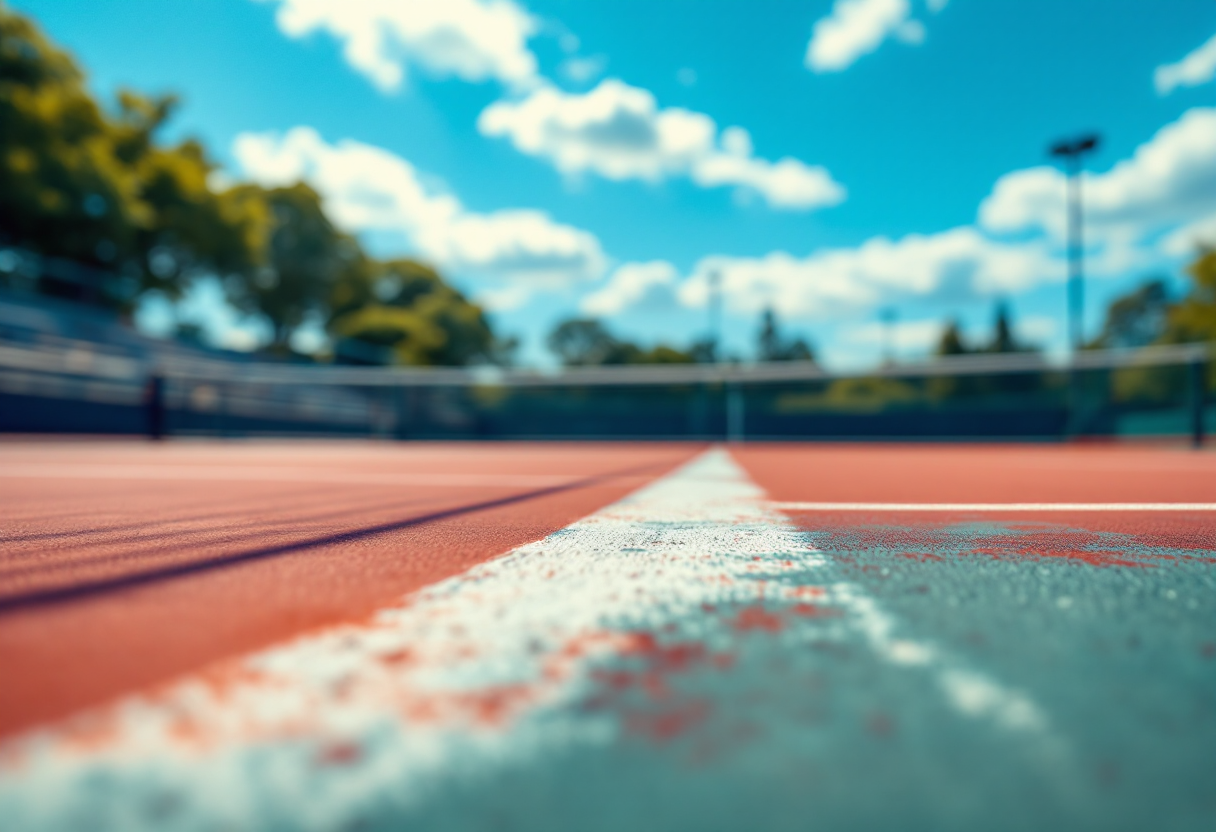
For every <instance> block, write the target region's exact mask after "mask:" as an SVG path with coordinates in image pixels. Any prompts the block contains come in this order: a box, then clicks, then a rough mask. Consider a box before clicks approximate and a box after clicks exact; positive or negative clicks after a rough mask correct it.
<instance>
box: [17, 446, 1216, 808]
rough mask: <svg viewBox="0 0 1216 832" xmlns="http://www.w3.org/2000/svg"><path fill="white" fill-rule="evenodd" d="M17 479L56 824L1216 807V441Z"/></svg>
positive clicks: (219, 460)
mask: <svg viewBox="0 0 1216 832" xmlns="http://www.w3.org/2000/svg"><path fill="white" fill-rule="evenodd" d="M0 500H2V501H3V502H2V504H3V505H4V506H5V510H4V524H3V538H2V540H0V666H2V667H3V668H4V684H3V685H0V734H3V739H0V766H5V767H6V768H4V771H5V772H6V775H7V776H6V779H7V781H8V783H9V784H10V785H9V786H5V787H0V807H5V809H6V811H9V812H14V813H16V815H15V816H17V817H21V818H25V819H26V820H27V821H28V822H29V825H30V827H31V828H56V827H57V825H58V826H59V827H62V826H63V825H64V824H66V823H68V821H69V820H70V819H71V818H72V817H84V816H88V817H102V818H106V819H107V821H106V822H107V823H109V824H110V825H111V826H113V825H115V824H118V823H119V821H118V820H116V819H123V818H125V819H126V820H123V821H122V824H128V823H129V824H130V828H144V827H148V828H157V827H158V825H159V824H161V823H162V821H163V822H165V823H168V822H169V821H172V822H173V823H180V824H182V825H184V826H186V827H190V826H192V825H199V824H201V825H206V824H208V823H220V822H223V823H228V824H229V825H231V826H233V827H234V828H250V829H256V828H269V827H274V826H279V827H282V828H305V827H306V826H308V824H310V823H314V820H315V818H317V817H325V818H328V819H330V820H329V821H326V822H325V823H322V824H321V826H322V827H324V828H345V827H352V828H354V827H359V825H360V824H363V825H364V826H366V827H367V828H381V827H385V828H396V826H397V825H399V824H403V823H408V824H412V825H413V826H415V827H416V828H440V827H442V828H460V829H464V828H467V829H476V828H486V825H487V824H488V823H490V822H491V821H493V822H494V823H498V824H499V825H501V826H502V827H503V828H520V829H523V828H543V829H549V828H552V829H559V828H562V829H572V828H580V829H584V828H585V829H612V828H621V827H620V826H619V824H625V823H628V822H630V819H631V818H636V817H637V814H636V812H637V811H640V810H639V809H638V807H637V806H636V805H635V806H632V808H628V807H625V808H622V804H621V803H620V801H619V800H618V799H617V798H616V797H615V795H619V794H622V793H623V794H628V795H632V796H633V797H631V800H643V799H644V801H645V802H646V806H647V807H648V808H647V810H646V811H647V812H650V813H652V814H651V815H648V816H652V817H653V818H655V819H656V820H655V825H654V828H686V829H692V828H697V829H717V828H723V829H726V828H744V827H745V826H746V825H747V824H748V822H749V821H748V819H749V818H750V819H751V821H752V822H755V823H758V824H759V827H762V828H787V827H788V828H803V827H802V826H800V825H798V824H799V823H801V822H802V821H804V820H805V819H806V818H808V817H812V816H817V817H820V818H822V820H823V823H824V824H825V826H827V827H831V828H842V827H843V826H846V825H848V824H854V825H856V823H858V822H859V820H858V819H860V821H861V822H862V825H863V826H865V824H873V825H874V826H873V828H897V827H898V828H908V829H973V828H981V827H983V828H1011V829H1014V828H1017V829H1020V828H1027V829H1030V828H1035V829H1043V828H1095V829H1096V828H1104V829H1124V828H1126V829H1142V828H1164V829H1203V828H1210V826H1208V827H1205V826H1204V824H1205V823H1209V822H1210V820H1211V818H1213V817H1216V793H1214V792H1213V791H1212V789H1211V785H1210V776H1208V775H1207V772H1210V771H1212V770H1213V769H1214V768H1216V751H1214V750H1213V749H1216V699H1214V698H1213V696H1212V692H1213V691H1214V690H1216V455H1213V454H1211V453H1209V452H1193V451H1189V450H1184V449H1182V448H1173V447H1116V446H1075V447H1072V446H1009V445H1007V446H964V445H946V446H943V445H933V446H930V445H793V444H790V445H778V444H757V445H752V444H744V445H733V446H719V447H712V448H711V447H706V446H704V445H693V444H688V445H679V444H624V443H622V444H594V443H588V444H556V443H555V444H543V443H517V444H516V443H512V444H492V443H481V444H438V443H437V444H423V443H420V444H376V443H363V442H351V443H340V442H226V443H207V442H197V443H194V442H168V443H164V444H160V445H153V444H136V443H125V442H101V441H98V442H41V441H21V442H7V443H4V444H0ZM504 555H505V557H500V556H504ZM238 772H239V774H237V773H238ZM99 778H100V779H99ZM233 778H235V779H233ZM98 782H104V783H107V784H109V785H107V786H106V787H105V788H101V789H100V790H99V789H97V788H94V787H93V786H89V785H88V784H90V783H98ZM213 782H225V783H229V785H228V786H226V787H225V788H224V790H222V792H220V793H217V794H218V795H219V796H218V797H217V796H216V794H212V793H210V792H205V790H202V791H200V789H201V788H202V787H201V785H200V784H202V783H213ZM35 794H38V795H43V796H44V797H40V798H34V797H31V795H35ZM48 795H49V796H50V797H46V796H48ZM166 795H169V796H166ZM208 795H210V796H208ZM52 797H53V798H54V799H53V800H52V799H51V798H52ZM132 806H145V807H146V806H152V807H154V808H153V809H147V811H146V812H144V810H142V809H141V810H140V811H141V812H144V814H138V816H137V817H136V816H132V815H129V812H130V811H132V810H131V807H132ZM166 807H167V808H166ZM627 809H628V810H627ZM73 812H74V813H77V814H75V815H73V814H72V813H73ZM132 817H135V820H131V818H132ZM896 818H898V819H899V823H898V824H896V826H892V825H891V822H892V821H893V820H894V819H896ZM31 819H34V820H31ZM38 819H42V820H38ZM47 819H50V820H47ZM664 819H665V820H664ZM757 819H758V820H757ZM795 819H801V820H799V821H798V823H795V822H794V820H795ZM35 820H36V821H37V822H35ZM44 820H45V821H46V822H45V823H44V822H43V821H44ZM330 821H332V823H330ZM68 825H70V824H68ZM120 825H121V824H120ZM343 825H345V826H343Z"/></svg>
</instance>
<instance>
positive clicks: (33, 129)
mask: <svg viewBox="0 0 1216 832" xmlns="http://www.w3.org/2000/svg"><path fill="white" fill-rule="evenodd" d="M85 80H86V79H85V76H84V73H83V72H82V71H81V70H80V68H79V67H78V66H77V64H76V62H75V61H74V60H73V59H72V57H71V56H70V55H68V54H67V53H66V52H64V51H63V50H61V49H59V48H57V47H56V46H54V45H53V44H52V43H51V42H50V41H49V40H48V39H47V38H46V37H45V36H44V35H43V34H42V33H41V32H40V31H39V30H38V27H37V26H35V25H34V23H33V22H32V21H30V20H29V19H28V18H26V17H23V16H22V15H19V14H16V13H13V12H10V11H7V10H6V9H5V8H4V7H3V6H0V244H4V245H12V246H18V247H20V248H21V249H23V250H25V251H27V252H30V253H32V254H34V255H37V256H41V257H44V258H46V257H49V258H60V259H62V260H64V261H67V262H68V263H69V264H70V265H71V268H70V269H68V270H66V271H68V272H70V273H71V274H73V275H77V276H78V279H73V280H68V281H63V280H59V279H57V278H54V277H49V271H48V270H44V274H43V277H42V279H41V285H40V289H41V290H42V291H44V292H49V293H52V294H57V295H60V296H65V297H68V298H70V299H73V300H78V301H82V302H87V303H93V304H98V305H102V306H107V307H110V308H112V309H115V310H118V311H121V312H130V311H131V310H132V309H133V308H134V307H135V305H136V304H137V303H138V302H139V300H140V299H141V297H142V296H143V295H145V294H146V293H148V292H153V291H155V292H159V293H161V294H163V295H164V296H165V297H167V298H169V299H170V300H171V301H173V300H177V299H179V298H180V297H181V296H182V295H183V294H184V292H185V291H186V290H187V288H188V287H189V286H190V285H191V283H192V282H193V281H194V280H196V279H198V278H200V277H203V276H212V277H216V278H218V279H219V280H220V281H221V282H222V284H223V286H224V288H225V290H226V294H227V297H228V299H229V301H230V302H231V303H232V305H233V306H234V307H235V308H237V309H238V310H240V311H243V312H245V313H247V314H251V315H256V316H259V317H261V318H263V319H264V320H265V321H266V322H267V323H268V324H269V325H270V329H271V331H272V333H273V336H272V340H271V343H270V344H269V345H268V346H269V347H270V348H271V349H272V350H273V351H276V352H286V351H288V350H289V346H288V345H289V343H290V339H291V336H292V334H293V333H294V332H295V331H296V330H297V329H298V328H299V327H300V326H302V325H303V324H305V323H307V322H309V321H316V322H319V323H320V324H321V325H323V326H324V327H325V328H326V329H327V331H328V332H329V333H330V334H331V335H332V336H333V337H334V338H335V339H337V340H338V341H339V342H342V343H343V344H344V345H345V346H346V347H347V348H348V351H351V352H353V353H357V354H361V355H363V356H367V355H369V354H374V355H376V356H379V357H380V358H381V359H383V360H389V361H398V362H401V363H407V364H468V363H471V362H481V361H503V360H506V359H508V358H509V357H510V352H511V348H512V342H510V341H503V340H501V339H498V338H496V337H495V335H494V333H493V331H492V329H491V326H490V322H489V320H488V319H487V317H486V315H485V313H484V312H483V310H482V309H481V308H480V307H478V306H477V305H475V304H473V303H471V302H470V301H469V300H468V299H467V298H466V297H465V296H464V295H463V294H461V293H460V292H459V291H457V290H456V289H454V288H453V287H452V286H451V285H449V284H448V283H447V282H446V281H445V280H444V279H443V277H442V276H440V275H439V273H438V272H436V271H435V270H434V269H432V268H430V267H429V266H426V265H424V264H421V263H417V262H414V261H411V260H391V261H388V262H379V261H377V260H375V259H374V258H371V257H369V256H368V255H367V254H366V253H365V252H364V251H363V249H362V248H361V247H360V245H359V243H358V241H357V240H356V239H354V238H353V237H351V236H350V235H348V234H345V233H343V232H341V231H340V230H339V229H337V228H336V227H335V226H334V224H333V222H332V221H331V220H330V218H329V217H328V216H327V215H326V212H325V209H324V205H323V203H322V200H321V198H320V197H319V196H318V194H317V193H316V192H315V191H314V190H313V189H312V188H311V187H309V186H308V185H307V184H304V183H302V182H300V183H296V184H292V185H287V186H284V187H278V188H263V187H261V186H259V185H256V184H250V183H235V184H220V183H219V182H217V178H216V177H215V176H214V173H215V169H216V166H215V164H214V163H213V162H212V161H211V160H210V158H209V157H208V154H207V151H206V149H205V148H204V147H203V145H202V144H201V143H200V142H198V141H196V140H192V139H187V140H185V141H181V142H178V143H176V144H170V143H166V142H164V141H162V140H161V138H160V134H161V132H162V128H163V127H164V125H165V124H166V123H167V122H168V120H169V119H170V118H171V117H172V115H173V112H174V110H175V109H176V107H177V103H178V102H177V99H176V98H174V97H173V96H160V97H147V96H143V95H140V94H138V93H136V92H133V91H129V90H124V91H122V92H120V93H119V95H118V97H117V100H116V101H115V102H114V103H113V105H112V106H110V107H108V108H107V107H105V106H103V105H102V104H100V103H98V102H97V101H96V100H95V99H94V97H93V96H92V94H91V93H90V92H89V90H88V87H87V85H86V83H85ZM60 271H61V273H64V272H65V270H60ZM195 335H196V336H197V333H195Z"/></svg>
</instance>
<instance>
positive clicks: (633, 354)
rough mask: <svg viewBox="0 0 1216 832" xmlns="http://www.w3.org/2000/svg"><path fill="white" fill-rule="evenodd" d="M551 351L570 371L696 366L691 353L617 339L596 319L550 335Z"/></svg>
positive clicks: (572, 323) (565, 323)
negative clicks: (625, 366)
mask: <svg viewBox="0 0 1216 832" xmlns="http://www.w3.org/2000/svg"><path fill="white" fill-rule="evenodd" d="M548 344H549V349H550V350H552V351H553V352H554V354H556V355H557V357H558V359H560V360H561V362H562V364H565V365H566V366H568V367H577V366H593V365H600V364H692V363H694V362H695V361H696V360H697V357H696V356H695V355H694V354H693V352H692V351H691V350H680V349H677V348H675V347H671V346H668V345H666V344H658V345H656V346H654V347H650V348H649V349H646V348H644V347H640V346H638V345H637V344H633V343H630V342H629V341H624V340H621V339H620V338H617V337H616V336H615V335H613V334H612V333H611V332H610V331H609V330H608V328H607V327H605V326H604V324H603V323H602V322H600V321H598V320H596V319H594V318H574V319H571V320H568V321H563V322H562V323H561V324H558V326H557V327H556V328H555V329H554V330H553V331H552V332H551V333H550V334H549V339H548Z"/></svg>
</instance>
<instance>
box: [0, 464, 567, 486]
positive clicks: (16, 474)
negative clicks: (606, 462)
mask: <svg viewBox="0 0 1216 832" xmlns="http://www.w3.org/2000/svg"><path fill="white" fill-rule="evenodd" d="M0 479H90V480H187V481H195V480H208V481H222V482H233V481H236V482H310V483H326V484H336V485H426V486H439V487H450V488H469V487H479V486H491V487H493V486H500V487H504V488H515V487H537V488H544V487H547V486H557V485H568V484H570V483H573V482H578V481H579V479H580V478H578V477H571V476H568V475H561V474H476V473H469V474H445V473H439V472H436V473H416V474H411V473H395V472H385V473H371V472H369V473H350V472H344V471H339V470H329V469H325V468H298V467H280V466H260V465H223V464H216V465H128V464H120V465H88V464H85V465H80V464H70V463H54V462H51V463H46V462H43V463H33V464H21V463H18V464H7V465H4V466H2V467H0Z"/></svg>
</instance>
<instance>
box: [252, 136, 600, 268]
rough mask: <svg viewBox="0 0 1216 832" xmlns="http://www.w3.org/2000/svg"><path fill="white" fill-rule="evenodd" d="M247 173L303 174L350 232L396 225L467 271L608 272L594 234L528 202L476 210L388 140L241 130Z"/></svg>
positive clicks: (271, 180)
mask: <svg viewBox="0 0 1216 832" xmlns="http://www.w3.org/2000/svg"><path fill="white" fill-rule="evenodd" d="M233 156H234V157H235V158H236V160H237V163H238V165H239V167H240V169H241V172H242V173H243V174H244V175H245V176H247V177H249V178H250V179H252V180H253V181H256V182H259V183H261V184H263V185H266V186H268V187H269V186H277V185H285V184H289V183H293V182H296V181H299V180H304V181H306V182H308V183H309V184H311V185H312V186H313V187H314V188H316V190H317V192H318V193H319V194H320V195H321V196H322V198H323V199H324V202H325V207H326V210H327V212H328V213H329V215H330V216H331V217H332V218H333V220H334V222H335V223H336V224H337V225H338V226H339V227H341V228H342V229H344V230H346V231H349V232H369V231H380V232H396V233H397V234H399V235H401V237H402V238H403V239H404V240H405V241H407V242H408V244H409V245H410V246H412V247H413V248H414V249H415V250H416V251H417V252H418V253H420V254H421V255H422V256H423V257H425V258H427V259H429V260H431V261H433V262H435V263H436V264H438V265H439V266H441V267H444V268H446V269H450V270H453V271H457V272H460V273H467V274H470V275H473V276H486V277H491V278H503V279H514V280H517V281H519V280H522V281H525V282H528V283H530V284H531V285H546V286H556V285H562V284H568V283H570V282H577V281H583V280H593V279H595V278H596V277H598V276H599V275H600V274H602V272H603V270H604V266H605V258H604V254H603V252H602V250H601V248H600V244H599V241H598V240H597V239H596V237H595V236H594V235H592V234H591V233H589V232H587V231H584V230H581V229H578V228H574V227H572V226H569V225H563V224H561V223H558V222H555V221H554V220H553V219H551V218H550V217H549V216H548V215H547V214H545V213H543V212H541V211H536V210H530V209H510V210H502V211H494V212H490V213H476V212H473V211H469V210H468V209H466V208H465V207H464V206H463V205H462V204H461V202H460V200H459V199H458V198H457V197H455V196H454V195H452V194H448V193H442V192H439V191H436V190H434V189H433V188H429V187H427V186H426V185H424V184H423V182H422V180H421V177H420V176H419V174H418V172H417V171H416V170H415V169H414V167H413V166H412V165H411V164H410V163H409V162H407V161H406V160H405V159H402V158H401V157H399V156H396V155H395V154H393V153H390V152H389V151H387V150H384V149H382V148H378V147H373V146H371V145H366V144H362V143H360V142H356V141H351V140H349V139H346V140H342V141H339V142H337V143H335V144H329V143H327V142H326V141H325V140H324V139H323V138H321V136H320V135H319V134H318V133H317V132H316V131H315V130H313V129H312V128H310V127H295V128H293V129H291V130H289V131H287V132H286V133H285V134H282V135H279V134H275V133H243V134H241V135H240V136H238V137H237V139H236V140H235V142H234V143H233Z"/></svg>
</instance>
